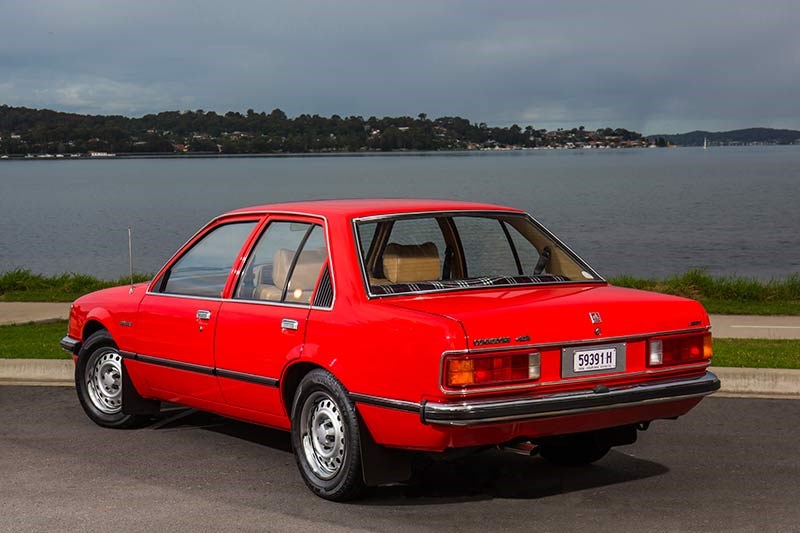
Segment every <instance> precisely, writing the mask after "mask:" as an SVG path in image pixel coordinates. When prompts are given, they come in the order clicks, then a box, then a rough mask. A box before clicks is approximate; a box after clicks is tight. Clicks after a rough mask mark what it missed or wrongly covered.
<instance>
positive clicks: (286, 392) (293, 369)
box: [280, 361, 325, 418]
mask: <svg viewBox="0 0 800 533" xmlns="http://www.w3.org/2000/svg"><path fill="white" fill-rule="evenodd" d="M317 368H322V369H323V370H325V368H324V367H322V366H321V365H318V364H316V363H311V362H309V361H297V362H295V363H292V364H290V365H289V366H288V367H286V369H285V370H284V371H283V376H282V377H281V381H280V391H281V401H282V403H283V408H284V409H285V411H286V416H288V417H289V418H291V416H292V402H293V401H294V395H295V393H296V392H297V386H298V385H299V384H300V381H301V380H302V379H303V377H304V376H305V375H306V374H308V373H309V372H311V371H312V370H315V369H317Z"/></svg>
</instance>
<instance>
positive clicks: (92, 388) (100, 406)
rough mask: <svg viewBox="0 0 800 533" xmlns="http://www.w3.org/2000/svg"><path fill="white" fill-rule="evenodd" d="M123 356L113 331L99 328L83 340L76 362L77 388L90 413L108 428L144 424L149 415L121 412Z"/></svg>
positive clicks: (93, 418) (81, 400)
mask: <svg viewBox="0 0 800 533" xmlns="http://www.w3.org/2000/svg"><path fill="white" fill-rule="evenodd" d="M122 372H123V365H122V356H121V355H120V353H119V349H118V348H117V345H116V344H115V343H114V339H113V338H111V335H110V334H109V333H108V332H107V331H105V330H100V331H97V332H95V333H93V334H92V335H90V336H89V338H88V339H86V342H84V343H83V347H82V348H81V351H80V354H78V364H77V365H76V366H75V389H76V390H77V392H78V400H79V401H80V403H81V407H83V410H84V411H85V412H86V414H87V415H88V417H89V418H90V419H91V420H92V421H93V422H94V423H96V424H97V425H100V426H103V427H108V428H129V427H135V426H138V425H141V424H142V423H143V422H145V421H146V420H147V417H144V416H140V415H128V414H125V413H123V412H122Z"/></svg>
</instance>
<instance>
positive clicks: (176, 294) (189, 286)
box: [133, 217, 259, 402]
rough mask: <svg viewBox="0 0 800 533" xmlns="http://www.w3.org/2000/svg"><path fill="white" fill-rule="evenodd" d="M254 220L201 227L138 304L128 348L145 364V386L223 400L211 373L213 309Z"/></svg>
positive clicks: (168, 393)
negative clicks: (132, 334)
mask: <svg viewBox="0 0 800 533" xmlns="http://www.w3.org/2000/svg"><path fill="white" fill-rule="evenodd" d="M258 222H259V221H258V219H254V218H252V217H251V218H242V217H238V218H235V217H234V218H229V219H226V220H222V221H219V222H217V223H215V224H212V225H211V226H209V227H207V228H206V229H204V230H203V231H201V232H200V234H198V236H196V237H195V238H194V239H192V240H191V241H190V242H189V243H188V244H187V245H186V246H184V248H183V249H182V250H181V251H180V252H179V253H178V254H176V256H175V258H173V260H171V261H170V263H168V265H167V267H165V269H163V271H162V272H161V273H160V274H159V276H158V277H157V279H156V280H155V281H154V283H153V284H152V285H151V287H150V290H149V291H148V292H147V294H145V296H144V298H143V299H142V301H141V303H140V304H139V312H138V315H137V320H136V323H135V324H134V325H133V327H135V329H136V334H135V335H134V336H135V339H136V340H135V345H134V346H133V350H134V351H135V357H136V358H137V359H139V360H140V361H142V362H145V363H148V364H147V372H146V379H147V382H148V385H149V386H150V387H151V388H153V389H156V390H158V391H160V392H161V393H162V394H163V395H164V397H165V398H175V399H176V400H178V399H180V397H183V396H190V397H193V398H197V399H201V400H208V401H212V402H222V401H223V400H222V394H221V392H220V389H219V384H218V383H217V379H216V377H215V376H214V334H215V329H216V325H217V319H218V313H219V310H220V306H221V304H222V295H223V293H224V290H225V288H226V286H227V285H228V283H229V282H230V281H231V280H232V274H231V273H232V271H234V270H235V267H236V265H237V264H241V263H240V262H239V261H240V258H241V253H242V250H243V248H244V245H245V243H246V242H248V241H249V239H250V237H251V234H252V233H253V231H254V229H255V227H256V225H257V224H258Z"/></svg>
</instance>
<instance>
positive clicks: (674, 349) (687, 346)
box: [647, 333, 713, 366]
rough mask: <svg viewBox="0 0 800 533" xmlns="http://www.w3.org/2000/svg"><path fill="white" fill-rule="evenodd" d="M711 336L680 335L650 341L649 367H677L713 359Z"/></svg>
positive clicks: (648, 351) (706, 334) (708, 334)
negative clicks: (677, 365) (682, 364)
mask: <svg viewBox="0 0 800 533" xmlns="http://www.w3.org/2000/svg"><path fill="white" fill-rule="evenodd" d="M712 353H713V350H712V348H711V334H710V333H705V334H702V335H680V336H675V337H660V338H657V339H650V342H649V343H648V350H647V365H648V366H661V365H676V364H680V363H691V362H696V361H703V360H706V359H711V355H712Z"/></svg>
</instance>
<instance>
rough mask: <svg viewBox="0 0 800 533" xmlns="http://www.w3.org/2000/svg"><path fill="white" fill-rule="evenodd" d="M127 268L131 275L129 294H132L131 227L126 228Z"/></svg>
mask: <svg viewBox="0 0 800 533" xmlns="http://www.w3.org/2000/svg"><path fill="white" fill-rule="evenodd" d="M128 267H129V269H130V274H131V289H130V290H129V291H128V293H129V294H133V239H132V238H131V227H130V226H128Z"/></svg>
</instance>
